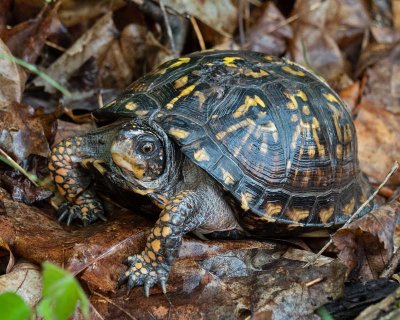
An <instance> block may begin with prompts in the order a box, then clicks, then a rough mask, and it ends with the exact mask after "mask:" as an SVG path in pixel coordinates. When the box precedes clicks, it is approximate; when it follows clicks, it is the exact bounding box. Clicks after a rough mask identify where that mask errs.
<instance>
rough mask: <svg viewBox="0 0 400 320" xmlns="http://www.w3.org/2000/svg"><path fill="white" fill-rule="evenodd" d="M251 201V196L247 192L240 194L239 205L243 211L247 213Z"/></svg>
mask: <svg viewBox="0 0 400 320" xmlns="http://www.w3.org/2000/svg"><path fill="white" fill-rule="evenodd" d="M252 199H253V197H252V195H251V194H250V193H248V192H245V193H241V194H240V203H241V207H242V209H243V210H245V211H247V210H249V209H250V206H249V202H250V201H251V200H252Z"/></svg>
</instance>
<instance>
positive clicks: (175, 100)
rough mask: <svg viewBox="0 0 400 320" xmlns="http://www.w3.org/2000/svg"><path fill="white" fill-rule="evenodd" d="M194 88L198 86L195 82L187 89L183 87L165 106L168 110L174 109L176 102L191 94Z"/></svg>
mask: <svg viewBox="0 0 400 320" xmlns="http://www.w3.org/2000/svg"><path fill="white" fill-rule="evenodd" d="M194 88H196V85H195V84H192V85H191V86H188V87H186V88H185V89H183V90H182V91H181V92H180V93H179V95H178V96H176V97H175V98H173V99H172V100H171V101H170V102H169V103H167V105H166V106H165V107H166V108H167V109H168V110H170V109H172V108H173V107H174V104H175V103H176V102H177V101H178V100H179V99H181V98H183V97H185V96H187V95H189V94H190V93H191V92H192V91H193V90H194Z"/></svg>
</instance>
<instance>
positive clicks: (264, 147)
mask: <svg viewBox="0 0 400 320" xmlns="http://www.w3.org/2000/svg"><path fill="white" fill-rule="evenodd" d="M260 151H261V153H262V154H267V152H268V145H267V144H266V143H265V142H262V143H261V145H260Z"/></svg>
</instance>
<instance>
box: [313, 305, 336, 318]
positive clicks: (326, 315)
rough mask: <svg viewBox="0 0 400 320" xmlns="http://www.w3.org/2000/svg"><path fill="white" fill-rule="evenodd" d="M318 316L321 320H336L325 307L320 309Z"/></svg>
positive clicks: (317, 312)
mask: <svg viewBox="0 0 400 320" xmlns="http://www.w3.org/2000/svg"><path fill="white" fill-rule="evenodd" d="M316 314H318V315H319V316H320V317H321V320H335V319H334V318H333V317H332V316H331V314H330V313H329V311H328V310H327V309H326V308H325V307H320V308H318V309H317V311H316Z"/></svg>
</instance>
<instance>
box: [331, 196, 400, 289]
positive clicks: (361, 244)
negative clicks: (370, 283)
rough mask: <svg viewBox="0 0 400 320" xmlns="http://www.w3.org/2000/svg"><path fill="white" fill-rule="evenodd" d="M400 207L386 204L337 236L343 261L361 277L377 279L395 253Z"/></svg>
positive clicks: (336, 239) (336, 234)
mask: <svg viewBox="0 0 400 320" xmlns="http://www.w3.org/2000/svg"><path fill="white" fill-rule="evenodd" d="M399 213H400V204H399V202H397V201H392V202H391V203H389V204H386V205H383V206H381V207H379V208H377V209H375V210H373V211H371V212H370V213H369V214H367V215H365V216H363V217H361V218H360V219H358V220H355V221H354V222H352V223H350V224H349V225H348V226H347V227H345V228H341V229H339V230H338V231H337V232H336V233H335V234H334V235H333V238H332V239H333V243H334V244H335V246H336V247H337V248H338V250H339V256H338V257H339V259H340V260H341V261H342V262H343V263H344V264H345V265H346V266H347V267H348V269H349V271H353V272H355V273H356V274H357V275H358V278H360V279H362V280H363V281H365V280H370V279H377V278H378V277H379V275H380V273H381V272H382V271H383V269H384V268H385V266H386V264H387V262H388V261H389V259H390V257H391V256H392V254H393V234H394V227H395V225H396V221H397V216H398V215H399Z"/></svg>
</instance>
